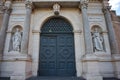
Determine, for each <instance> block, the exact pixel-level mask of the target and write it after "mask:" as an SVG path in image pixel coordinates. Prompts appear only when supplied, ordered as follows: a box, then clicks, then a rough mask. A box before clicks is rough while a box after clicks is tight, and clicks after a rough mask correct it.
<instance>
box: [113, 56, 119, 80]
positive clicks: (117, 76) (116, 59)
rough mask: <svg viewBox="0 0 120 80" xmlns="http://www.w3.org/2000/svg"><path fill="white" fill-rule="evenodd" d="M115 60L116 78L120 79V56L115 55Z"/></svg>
mask: <svg viewBox="0 0 120 80" xmlns="http://www.w3.org/2000/svg"><path fill="white" fill-rule="evenodd" d="M113 60H114V64H115V77H116V78H118V79H120V54H114V55H113Z"/></svg>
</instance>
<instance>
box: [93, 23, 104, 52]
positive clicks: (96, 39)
mask: <svg viewBox="0 0 120 80" xmlns="http://www.w3.org/2000/svg"><path fill="white" fill-rule="evenodd" d="M102 31H103V30H102V28H101V27H100V26H98V25H94V26H92V28H91V36H92V43H93V51H94V52H104V51H105V45H104V38H103V34H102Z"/></svg>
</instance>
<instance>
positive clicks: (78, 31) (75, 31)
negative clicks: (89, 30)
mask: <svg viewBox="0 0 120 80" xmlns="http://www.w3.org/2000/svg"><path fill="white" fill-rule="evenodd" d="M73 32H74V33H82V30H74V31H73Z"/></svg>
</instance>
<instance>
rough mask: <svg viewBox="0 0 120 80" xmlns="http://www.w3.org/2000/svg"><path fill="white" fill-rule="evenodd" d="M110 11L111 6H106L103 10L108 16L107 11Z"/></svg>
mask: <svg viewBox="0 0 120 80" xmlns="http://www.w3.org/2000/svg"><path fill="white" fill-rule="evenodd" d="M110 9H111V6H104V7H103V8H102V11H103V13H104V14H106V12H107V11H110Z"/></svg>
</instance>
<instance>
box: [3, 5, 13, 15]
mask: <svg viewBox="0 0 120 80" xmlns="http://www.w3.org/2000/svg"><path fill="white" fill-rule="evenodd" d="M3 11H4V12H5V13H7V14H10V13H11V11H12V8H9V7H7V6H4V7H3Z"/></svg>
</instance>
